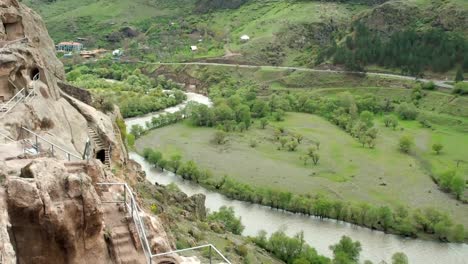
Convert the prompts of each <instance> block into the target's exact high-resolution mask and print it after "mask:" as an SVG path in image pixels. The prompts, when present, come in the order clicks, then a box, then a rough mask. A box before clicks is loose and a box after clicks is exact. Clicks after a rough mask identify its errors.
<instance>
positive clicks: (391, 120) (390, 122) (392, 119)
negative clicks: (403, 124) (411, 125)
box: [383, 115, 398, 129]
mask: <svg viewBox="0 0 468 264" xmlns="http://www.w3.org/2000/svg"><path fill="white" fill-rule="evenodd" d="M383 121H384V124H385V126H386V127H392V128H393V129H395V128H396V127H397V126H398V119H397V118H396V116H394V115H386V116H385V117H384V119H383Z"/></svg>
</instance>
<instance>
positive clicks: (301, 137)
mask: <svg viewBox="0 0 468 264" xmlns="http://www.w3.org/2000/svg"><path fill="white" fill-rule="evenodd" d="M294 138H296V140H297V143H299V144H301V142H302V140H303V139H304V136H303V135H302V134H299V133H296V134H294Z"/></svg>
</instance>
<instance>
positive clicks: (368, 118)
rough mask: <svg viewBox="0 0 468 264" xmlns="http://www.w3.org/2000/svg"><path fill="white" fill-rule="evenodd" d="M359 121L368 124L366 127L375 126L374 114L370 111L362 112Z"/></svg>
mask: <svg viewBox="0 0 468 264" xmlns="http://www.w3.org/2000/svg"><path fill="white" fill-rule="evenodd" d="M359 119H360V120H361V121H362V122H363V123H364V124H366V126H367V127H368V128H369V127H372V126H373V125H374V122H373V120H374V114H372V113H371V112H369V111H362V112H361V114H360V115H359Z"/></svg>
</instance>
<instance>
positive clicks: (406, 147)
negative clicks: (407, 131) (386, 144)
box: [399, 135, 414, 153]
mask: <svg viewBox="0 0 468 264" xmlns="http://www.w3.org/2000/svg"><path fill="white" fill-rule="evenodd" d="M413 145H414V140H413V138H412V137H411V136H408V135H406V136H402V137H401V138H400V142H399V148H400V150H401V151H402V152H404V153H409V152H410V150H411V148H412V147H413Z"/></svg>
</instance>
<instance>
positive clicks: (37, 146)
mask: <svg viewBox="0 0 468 264" xmlns="http://www.w3.org/2000/svg"><path fill="white" fill-rule="evenodd" d="M35 137H36V150H37V152H39V145H38V144H37V136H35Z"/></svg>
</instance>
